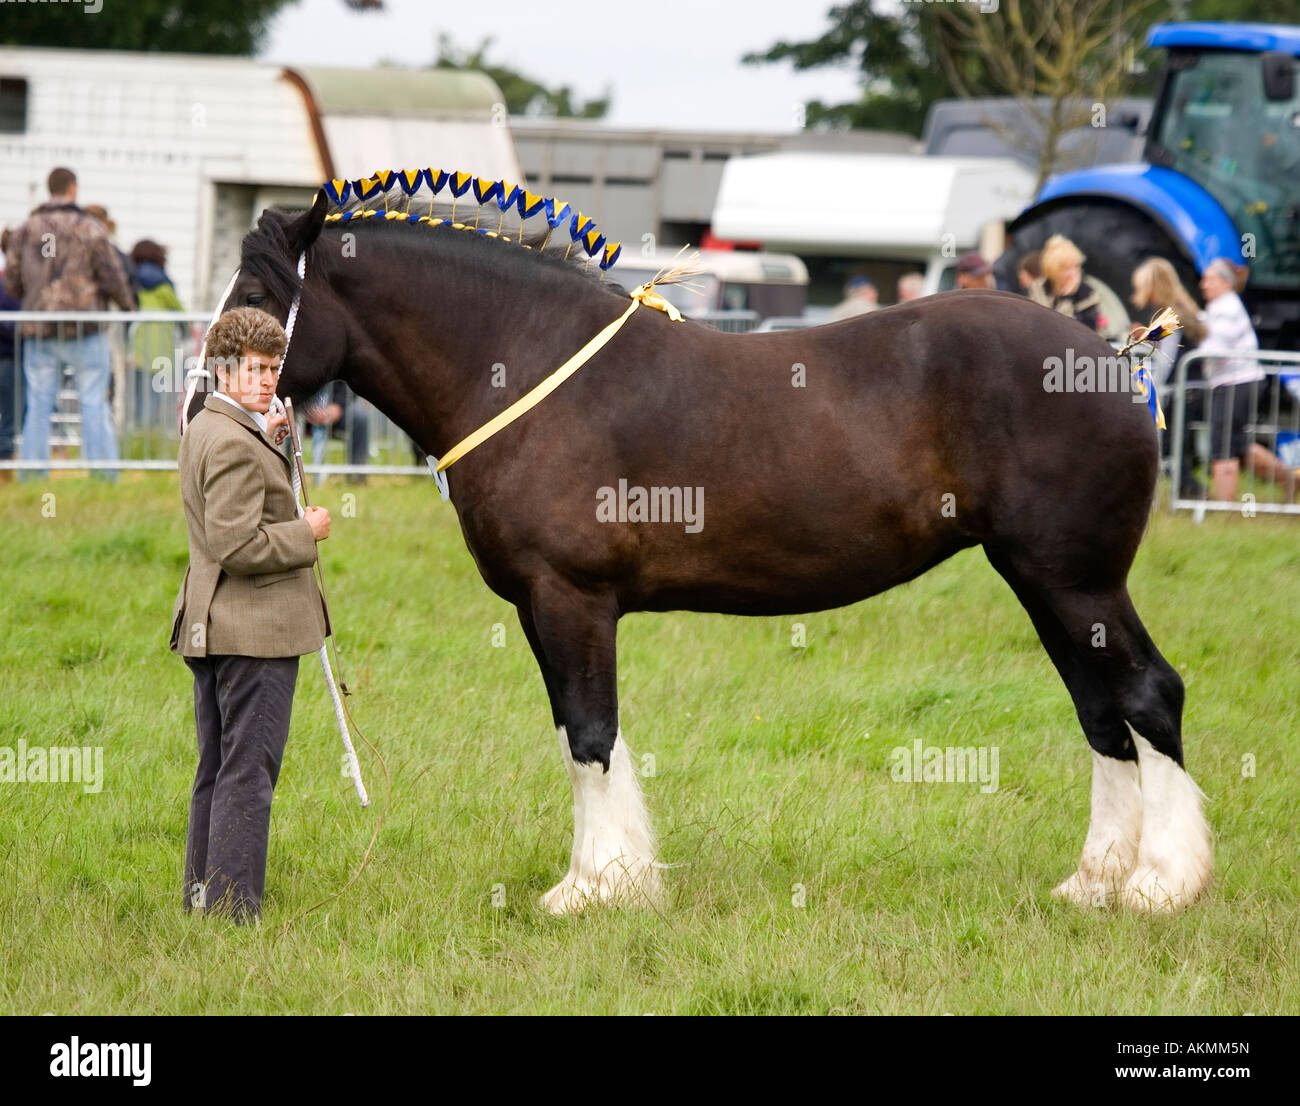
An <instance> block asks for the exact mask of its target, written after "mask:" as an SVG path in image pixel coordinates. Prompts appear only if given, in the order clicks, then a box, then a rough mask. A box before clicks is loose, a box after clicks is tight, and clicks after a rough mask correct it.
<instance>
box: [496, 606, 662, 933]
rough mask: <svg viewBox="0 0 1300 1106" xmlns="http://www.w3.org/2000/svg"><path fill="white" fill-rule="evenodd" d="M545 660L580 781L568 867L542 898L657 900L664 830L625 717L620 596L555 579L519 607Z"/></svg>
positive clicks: (577, 906)
mask: <svg viewBox="0 0 1300 1106" xmlns="http://www.w3.org/2000/svg"><path fill="white" fill-rule="evenodd" d="M519 620H520V622H521V623H522V624H523V628H524V633H525V634H526V635H527V637H528V642H529V644H530V645H531V646H532V647H533V652H534V654H535V655H536V657H537V663H538V664H539V665H540V666H541V669H542V675H543V678H544V679H545V681H546V691H547V694H548V695H549V696H550V700H551V712H552V714H553V716H554V718H555V725H556V727H557V728H558V730H559V736H560V749H561V752H562V754H563V756H564V761H565V765H566V766H567V768H568V771H569V782H570V783H571V784H572V786H573V853H572V857H571V859H570V862H569V871H568V874H567V875H566V876H565V877H564V878H563V879H562V880H561V881H560V882H559V883H557V884H556V885H555V886H554V887H552V888H551V889H550V890H549V891H547V892H546V894H544V895H543V896H542V898H541V905H542V907H543V909H545V910H548V911H550V912H551V913H553V914H567V913H574V912H576V911H579V910H581V909H582V908H583V907H585V906H587V905H588V904H590V903H593V902H627V903H638V904H641V905H655V904H657V903H658V902H659V901H660V899H661V897H662V894H663V886H662V881H661V879H660V876H659V871H658V868H657V866H656V862H655V842H654V834H653V832H652V830H651V828H650V818H649V815H648V814H647V812H646V808H645V801H644V799H643V798H642V796H641V787H640V784H639V782H638V780H637V776H636V772H635V771H634V769H633V767H632V757H631V754H630V753H629V752H628V748H627V744H626V743H625V742H624V740H623V734H622V731H621V730H620V729H619V724H618V686H617V673H616V660H615V645H614V640H615V633H616V626H617V623H618V608H617V603H616V602H615V601H614V598H613V596H611V595H608V594H592V593H588V592H584V591H579V590H577V589H576V588H573V587H571V586H569V585H567V584H561V583H559V582H555V581H547V582H545V583H543V584H540V585H537V586H535V587H534V589H533V591H532V595H531V601H530V603H529V606H528V608H527V609H525V608H524V607H523V606H521V607H520V609H519Z"/></svg>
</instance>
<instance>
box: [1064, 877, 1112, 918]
mask: <svg viewBox="0 0 1300 1106" xmlns="http://www.w3.org/2000/svg"><path fill="white" fill-rule="evenodd" d="M1122 883H1123V877H1120V879H1118V880H1116V879H1114V878H1112V879H1111V880H1109V881H1107V880H1104V879H1103V880H1098V879H1094V878H1090V877H1089V876H1086V875H1084V874H1083V872H1075V873H1074V875H1072V876H1071V877H1070V878H1069V879H1066V880H1063V881H1062V882H1060V883H1058V884H1057V885H1056V886H1055V887H1053V888H1052V894H1053V895H1054V896H1055V897H1056V898H1058V899H1065V900H1066V901H1067V902H1072V903H1074V904H1075V906H1079V907H1082V908H1083V909H1085V910H1088V909H1094V910H1100V909H1104V908H1105V907H1109V906H1113V905H1115V903H1116V902H1117V901H1118V899H1119V898H1120V896H1121V895H1122V893H1123V887H1122Z"/></svg>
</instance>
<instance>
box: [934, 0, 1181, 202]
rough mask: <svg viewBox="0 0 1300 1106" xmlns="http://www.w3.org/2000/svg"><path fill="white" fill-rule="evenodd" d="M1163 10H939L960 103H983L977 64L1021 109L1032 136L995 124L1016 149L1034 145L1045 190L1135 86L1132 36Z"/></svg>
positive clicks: (1042, 5)
mask: <svg viewBox="0 0 1300 1106" xmlns="http://www.w3.org/2000/svg"><path fill="white" fill-rule="evenodd" d="M1156 3H1157V0H1028V2H1024V0H1002V2H1001V4H1000V6H999V8H1000V10H999V11H998V13H997V16H998V18H993V17H992V15H991V14H986V13H984V12H982V11H981V10H980V8H978V7H976V6H975V5H972V4H960V5H944V6H943V7H939V8H937V9H936V14H937V15H938V24H939V28H940V33H939V36H938V45H939V59H940V61H941V62H942V64H943V67H944V71H945V72H946V73H947V75H948V79H949V80H950V81H951V82H952V86H953V88H954V89H956V91H957V92H958V93H959V94H960V95H962V96H974V95H978V93H977V92H975V91H974V90H973V87H972V85H971V84H970V83H969V80H968V74H969V72H970V69H971V65H970V62H971V61H972V60H973V59H977V60H978V61H979V63H980V65H981V69H982V72H984V73H986V74H987V78H986V79H987V80H989V81H991V82H992V83H993V84H994V86H995V87H996V88H997V90H998V91H999V92H1001V93H1003V94H1005V95H1008V96H1011V97H1013V98H1014V99H1015V100H1016V102H1017V103H1019V104H1020V107H1021V109H1022V110H1023V111H1024V113H1025V115H1026V116H1027V117H1028V118H1029V119H1030V120H1031V121H1032V122H1033V123H1034V124H1035V126H1034V128H1033V130H1032V131H1029V132H1026V131H1025V130H1023V129H1021V130H1016V129H1015V128H1010V127H1007V126H1005V125H1004V124H1001V123H999V122H998V121H996V120H993V119H990V121H989V123H990V126H992V127H993V128H994V129H995V130H996V131H997V132H998V133H999V134H1001V135H1002V137H1003V139H1004V140H1006V141H1007V142H1008V143H1010V144H1012V145H1019V146H1021V148H1025V146H1026V145H1027V142H1028V143H1032V147H1031V152H1032V153H1033V154H1034V155H1035V157H1036V161H1037V171H1038V180H1037V183H1036V184H1035V189H1037V188H1039V187H1041V186H1042V184H1043V182H1044V181H1046V180H1047V178H1048V177H1050V176H1051V175H1052V173H1053V172H1054V171H1055V170H1056V169H1057V167H1058V166H1057V162H1058V160H1059V153H1060V145H1061V139H1062V138H1063V137H1064V136H1065V135H1066V134H1067V133H1068V132H1070V131H1072V130H1075V129H1076V128H1078V127H1083V126H1087V125H1088V124H1089V123H1091V124H1092V125H1093V126H1097V125H1099V123H1098V118H1097V113H1098V109H1099V108H1100V110H1101V111H1102V112H1104V111H1105V108H1106V106H1107V105H1109V104H1110V103H1112V102H1113V101H1114V100H1116V99H1117V98H1118V97H1119V96H1120V95H1121V94H1122V92H1124V91H1125V89H1126V88H1127V86H1128V85H1129V83H1130V75H1131V73H1132V71H1133V68H1134V60H1135V55H1136V49H1137V44H1135V43H1134V41H1133V37H1132V30H1131V28H1132V27H1134V26H1135V25H1139V24H1141V23H1142V22H1143V20H1144V19H1145V18H1146V17H1147V16H1148V15H1149V14H1150V11H1151V9H1152V8H1153V7H1154V6H1155V5H1156ZM1138 42H1139V43H1140V42H1141V40H1140V39H1139V40H1138ZM1101 119H1102V123H1103V124H1104V115H1103V116H1102V117H1101Z"/></svg>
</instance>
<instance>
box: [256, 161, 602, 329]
mask: <svg viewBox="0 0 1300 1106" xmlns="http://www.w3.org/2000/svg"><path fill="white" fill-rule="evenodd" d="M444 186H446V189H447V195H446V196H445V197H442V198H441V199H439V200H437V201H436V202H438V203H439V204H440V205H441V206H442V208H444V209H446V208H447V206H448V205H449V204H450V202H451V199H452V191H453V189H454V188H455V187H457V186H458V187H459V189H460V193H461V194H460V196H459V197H456V202H457V204H459V205H460V206H459V208H456V207H452V208H451V212H450V213H449V214H447V215H446V217H442V216H435V215H434V211H433V208H434V203H435V197H436V196H438V193H439V192H441V191H442V190H443V188H444ZM321 191H323V192H324V194H325V196H326V198H327V199H328V200H329V202H330V203H331V204H332V205H333V210H331V211H330V212H329V213H328V214H326V216H325V221H326V225H327V226H330V227H334V228H336V229H339V228H341V227H343V226H346V227H347V229H348V230H356V229H359V228H360V227H367V228H368V230H367V231H366V233H368V234H379V235H381V236H382V235H385V234H386V233H387V229H391V228H392V227H393V226H394V225H395V224H397V225H401V226H403V227H407V228H409V230H410V231H412V232H423V233H425V234H428V233H430V232H436V233H438V235H439V237H438V238H437V239H436V241H437V242H438V243H439V248H440V249H442V250H446V251H448V252H450V253H452V254H454V255H457V256H459V257H460V258H463V259H464V260H465V261H467V262H477V263H478V264H489V265H492V266H493V267H494V268H507V269H509V268H513V267H514V266H516V265H525V266H528V265H538V264H540V265H541V266H543V267H544V268H545V269H548V270H550V271H552V272H555V273H560V272H563V273H565V274H568V275H570V276H572V275H585V276H586V277H587V278H588V279H589V280H590V281H591V282H593V283H596V282H600V281H602V280H603V278H604V275H605V272H606V271H607V270H608V269H609V268H610V267H611V266H612V265H613V264H614V262H615V261H617V259H618V256H619V254H620V252H621V250H622V246H621V244H620V243H617V242H608V241H607V240H606V238H605V236H604V235H603V234H600V233H599V231H598V230H597V229H596V226H595V224H594V223H593V222H592V221H591V220H590V219H588V218H586V217H585V216H583V215H582V214H581V213H580V212H577V211H574V210H573V209H572V208H570V207H569V205H567V204H564V203H562V202H560V201H557V200H555V199H553V198H550V197H543V196H537V195H534V194H533V193H531V192H527V191H525V190H523V189H521V188H518V187H516V186H513V185H510V184H509V183H507V182H505V181H488V180H484V179H483V178H481V177H472V176H471V175H470V174H467V173H447V172H445V171H442V170H433V169H423V170H418V171H402V172H397V171H381V172H377V173H375V174H373V175H372V176H370V177H363V178H360V179H359V180H356V181H340V180H332V181H326V182H325V184H324V185H322V186H321ZM466 211H468V212H469V214H466ZM516 213H517V218H512V220H511V222H510V224H506V222H505V220H506V218H507V216H508V215H509V216H516ZM535 215H541V216H542V219H541V220H540V222H541V223H542V226H541V228H540V229H536V228H535V227H534V228H529V227H526V226H525V223H526V221H527V219H529V218H531V217H532V216H535ZM561 215H562V218H558V219H557V217H558V216H561ZM292 217H293V216H292V213H290V212H287V211H282V210H267V211H265V212H263V213H262V215H261V217H260V218H259V219H258V221H257V225H256V226H255V227H254V228H253V229H252V230H251V231H249V232H248V234H247V235H245V237H244V241H243V245H242V251H241V265H242V267H243V268H244V269H245V270H246V271H247V272H248V273H249V274H250V275H251V276H253V277H256V278H257V279H258V280H260V281H261V282H262V283H263V284H264V285H265V286H266V289H267V291H268V292H269V293H270V294H271V295H272V296H273V297H274V298H275V299H277V300H279V301H280V302H282V303H290V302H292V300H293V298H294V296H295V295H296V294H297V292H298V288H299V283H300V282H299V279H298V273H297V268H296V261H297V256H296V250H295V247H294V245H293V243H291V242H290V241H289V236H288V234H287V233H286V231H287V228H288V226H289V223H290V221H291V219H292ZM507 227H508V229H507ZM444 235H445V237H444ZM507 244H510V245H518V246H524V247H525V248H524V249H505V248H502V247H505V246H506V245H507ZM571 255H572V256H573V260H570V257H571ZM575 261H576V262H582V264H581V265H579V264H576V263H575ZM593 263H594V264H593ZM605 284H606V287H612V288H614V289H617V290H620V291H623V289H621V288H620V286H619V285H617V284H615V283H614V282H612V281H609V282H605Z"/></svg>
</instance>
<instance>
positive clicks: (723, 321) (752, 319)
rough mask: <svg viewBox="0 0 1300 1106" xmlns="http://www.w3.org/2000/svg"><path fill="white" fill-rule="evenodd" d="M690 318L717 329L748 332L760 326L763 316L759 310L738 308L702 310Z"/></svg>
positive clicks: (733, 332) (740, 332) (731, 332)
mask: <svg viewBox="0 0 1300 1106" xmlns="http://www.w3.org/2000/svg"><path fill="white" fill-rule="evenodd" d="M690 319H691V322H693V323H703V324H704V325H705V326H711V327H713V328H714V329H715V330H724V331H726V332H727V333H728V334H748V333H749V332H750V331H751V330H753V329H755V328H756V327H757V326H758V324H759V322H760V321H761V320H762V316H761V315H760V314H759V313H758V312H757V311H747V310H742V309H736V310H725V311H701V312H700V313H699V314H698V315H692V316H690Z"/></svg>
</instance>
